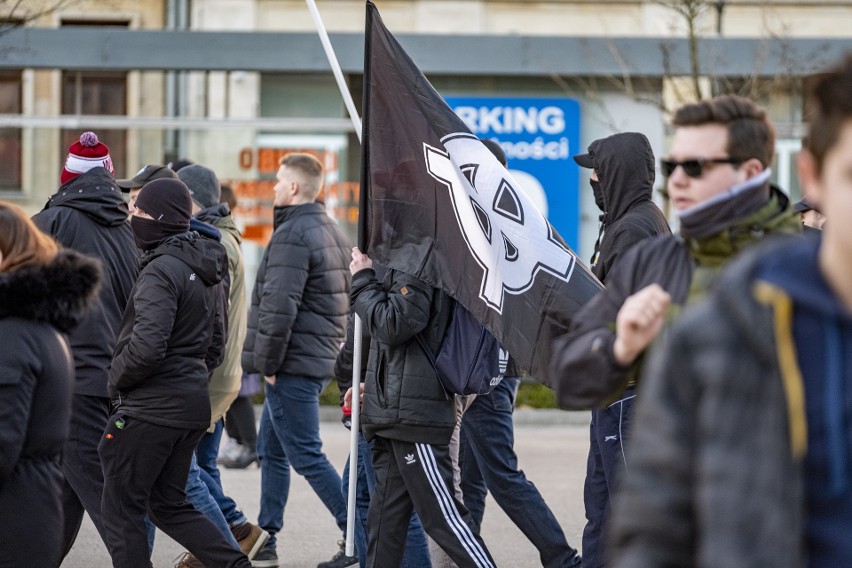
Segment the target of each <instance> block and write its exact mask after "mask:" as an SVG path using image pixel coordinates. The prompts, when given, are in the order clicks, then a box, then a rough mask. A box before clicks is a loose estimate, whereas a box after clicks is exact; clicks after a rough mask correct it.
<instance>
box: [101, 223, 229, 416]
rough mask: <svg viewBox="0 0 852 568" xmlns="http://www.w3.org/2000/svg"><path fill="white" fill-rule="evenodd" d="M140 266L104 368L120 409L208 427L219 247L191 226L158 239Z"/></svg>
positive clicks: (217, 350)
mask: <svg viewBox="0 0 852 568" xmlns="http://www.w3.org/2000/svg"><path fill="white" fill-rule="evenodd" d="M142 262H143V268H142V272H141V273H140V274H139V279H138V280H137V282H136V286H134V288H133V295H132V297H131V300H130V303H129V304H128V305H127V310H126V311H125V312H124V318H123V319H122V322H121V333H120V335H119V338H118V343H117V345H116V348H115V356H114V357H113V361H112V367H111V368H110V371H109V388H110V395H111V396H113V398H116V399H117V400H116V401H117V402H118V404H119V407H118V409H117V411H118V412H122V413H124V414H126V415H128V416H134V417H136V418H139V419H140V420H144V421H147V422H152V423H154V424H160V425H163V426H171V427H175V428H199V429H207V428H208V427H209V426H210V400H209V398H208V391H207V381H208V377H209V375H210V373H209V372H208V369H213V368H215V367H217V366H219V364H220V363H221V362H222V354H223V352H224V335H223V331H224V329H225V324H224V320H225V317H226V314H225V313H223V304H222V297H221V293H222V291H221V287H220V286H218V284H219V283H220V282H221V281H222V279H223V278H224V277H225V275H226V274H227V272H228V259H227V257H226V255H225V249H224V248H223V247H222V245H220V244H219V243H217V242H215V241H212V240H210V239H207V238H205V237H201V236H200V235H198V233H196V232H194V231H193V232H189V233H183V234H181V235H176V236H174V237H170V238H168V239H166V240H165V241H163V243H162V244H160V245H159V246H158V247H157V248H155V249H153V250H152V251H150V252H149V253H147V254H145V255H144V256H143V257H142Z"/></svg>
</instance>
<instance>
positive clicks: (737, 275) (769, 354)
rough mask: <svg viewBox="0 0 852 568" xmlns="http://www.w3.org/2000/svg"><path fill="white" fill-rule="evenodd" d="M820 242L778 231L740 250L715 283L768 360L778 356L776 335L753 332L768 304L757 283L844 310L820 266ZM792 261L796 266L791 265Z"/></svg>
mask: <svg viewBox="0 0 852 568" xmlns="http://www.w3.org/2000/svg"><path fill="white" fill-rule="evenodd" d="M817 246H818V240H817V239H812V238H806V237H803V236H801V235H790V234H783V233H781V234H777V235H774V236H772V237H769V238H767V239H766V241H765V242H762V243H759V244H757V245H754V246H752V247H749V248H747V249H746V250H744V251H743V252H741V253H740V254H739V255H738V256H737V257H736V258H735V259H734V260H733V261H731V264H730V266H729V267H728V268H727V269H726V270H725V271H723V272H722V273H721V275H720V277H719V279H718V281H717V282H716V283H715V285H714V289H715V296H716V298H717V301H718V304H719V307H720V309H721V310H722V312H723V313H724V314H725V317H726V318H727V319H728V320H729V321H730V322H731V323H732V324H734V326H735V327H736V328H737V329H738V330H739V337H742V338H743V340H744V341H746V342H747V343H749V344H750V345H751V346H752V347H753V348H754V349H755V351H756V352H757V353H760V354H762V355H764V356H765V357H766V358H767V360H770V359H773V358H774V357H775V350H774V340H775V338H774V337H773V335H772V334H771V333H754V322H756V321H760V318H761V312H762V310H763V309H764V308H765V306H763V305H762V304H761V303H759V302H757V301H754V298H755V294H756V286H757V285H758V283H761V282H762V283H769V284H771V285H773V286H775V287H777V288H781V289H782V290H784V293H785V294H786V295H788V296H789V297H790V298H791V299H793V301H794V302H802V303H807V304H809V305H811V306H814V307H816V308H817V309H818V310H819V311H821V312H823V313H826V314H828V315H831V316H832V317H833V316H836V315H837V314H838V313H840V312H838V311H836V310H837V309H838V307H837V300H836V298H835V297H834V295H833V294H832V293H831V292H830V291H829V290H828V288H827V285H826V284H825V281H824V280H823V278H822V275H821V273H820V272H819V268H818V266H817V258H816V257H817ZM791 263H792V264H795V265H796V269H795V270H790V265H791ZM750 300H751V301H750Z"/></svg>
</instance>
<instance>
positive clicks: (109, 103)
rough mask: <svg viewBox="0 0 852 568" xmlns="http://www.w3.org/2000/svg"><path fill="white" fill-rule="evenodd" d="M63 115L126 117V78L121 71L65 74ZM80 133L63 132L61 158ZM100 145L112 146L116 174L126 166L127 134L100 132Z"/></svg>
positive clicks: (111, 154) (110, 149) (112, 131)
mask: <svg viewBox="0 0 852 568" xmlns="http://www.w3.org/2000/svg"><path fill="white" fill-rule="evenodd" d="M62 114H73V115H87V114H89V115H114V116H115V115H117V116H122V115H125V114H127V76H126V73H123V72H119V73H115V72H95V71H63V72H62ZM80 134H82V132H81V131H80V130H63V131H62V147H61V149H60V150H61V151H60V156H61V158H62V159H63V160H64V159H65V156H66V155H67V154H68V146H70V145H71V144H72V143H73V142H74V141H75V140H78V139H79V138H80ZM96 134H97V135H98V138H99V139H100V141H101V142H103V143H104V144H106V145H107V146H109V154H110V156H111V157H112V163H113V164H114V165H115V168H116V170H117V171H124V169H125V164H126V163H127V131H126V130H97V132H96Z"/></svg>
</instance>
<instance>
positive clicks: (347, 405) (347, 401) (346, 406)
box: [343, 383, 364, 412]
mask: <svg viewBox="0 0 852 568" xmlns="http://www.w3.org/2000/svg"><path fill="white" fill-rule="evenodd" d="M359 386H360V387H361V396H360V397H359V399H358V404H364V383H361V384H360V385H359ZM343 411H344V412H346V411H349V412H352V387H349V389H348V390H347V391H346V393H345V394H344V395H343Z"/></svg>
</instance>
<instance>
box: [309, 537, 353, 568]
mask: <svg viewBox="0 0 852 568" xmlns="http://www.w3.org/2000/svg"><path fill="white" fill-rule="evenodd" d="M337 544H338V546H340V550H338V551H337V552H336V553H335V554H334V556H332V557H331V560H328V561H327V562H320V563H319V564H317V568H346V567H347V566H354V565H356V564H358V557H357V556H346V541H345V540H338V541H337Z"/></svg>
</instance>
